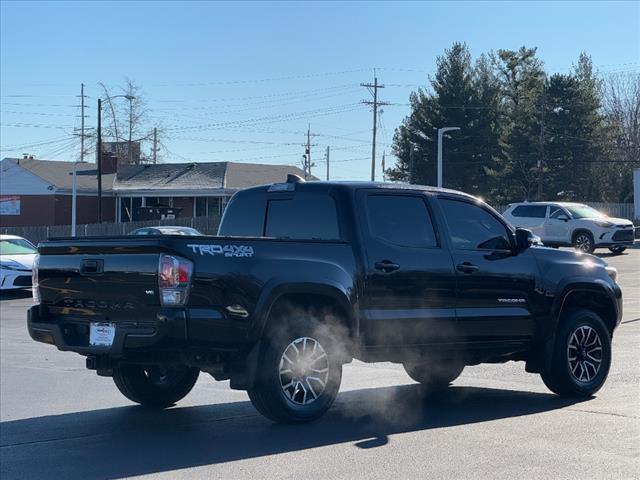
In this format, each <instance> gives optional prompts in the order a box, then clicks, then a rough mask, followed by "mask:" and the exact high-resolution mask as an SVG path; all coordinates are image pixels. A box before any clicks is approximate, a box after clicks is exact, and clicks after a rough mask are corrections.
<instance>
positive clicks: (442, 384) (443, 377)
mask: <svg viewBox="0 0 640 480" xmlns="http://www.w3.org/2000/svg"><path fill="white" fill-rule="evenodd" d="M403 366H404V369H405V371H406V372H407V374H408V375H409V376H410V377H411V378H412V379H413V380H415V381H416V382H418V383H421V384H423V385H425V386H427V387H428V388H429V389H430V390H441V389H443V388H446V387H447V386H448V385H449V384H450V383H451V382H453V381H454V380H455V379H456V378H458V377H459V376H460V374H461V373H462V370H464V364H462V363H460V362H456V361H444V360H440V361H438V362H434V363H430V362H429V363H405V364H403Z"/></svg>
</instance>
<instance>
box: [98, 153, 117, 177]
mask: <svg viewBox="0 0 640 480" xmlns="http://www.w3.org/2000/svg"><path fill="white" fill-rule="evenodd" d="M101 167H102V174H103V175H108V174H109V173H116V172H117V171H118V157H116V156H115V155H114V154H112V153H111V152H102V165H101Z"/></svg>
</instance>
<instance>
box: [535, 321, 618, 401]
mask: <svg viewBox="0 0 640 480" xmlns="http://www.w3.org/2000/svg"><path fill="white" fill-rule="evenodd" d="M590 331H591V332H594V333H595V334H597V336H598V338H597V342H596V343H593V344H592V346H589V347H586V348H584V350H583V351H580V350H582V348H579V347H576V348H572V347H570V342H572V343H576V342H574V341H573V339H572V337H573V336H574V334H575V340H577V341H578V342H577V343H579V342H580V340H582V339H584V335H586V333H585V332H590ZM590 335H593V333H590ZM591 342H594V337H593V336H590V337H589V338H587V339H586V340H584V342H583V343H585V344H589V343H591ZM598 345H599V347H598ZM598 348H599V350H598ZM585 351H586V352H588V355H591V356H586V357H584V355H585ZM572 354H573V355H574V358H576V360H574V361H573V362H571V356H572ZM583 357H584V359H583ZM598 361H599V362H600V363H598ZM580 363H583V365H578V364H580ZM588 364H591V366H589V365H588ZM596 365H597V367H598V368H597V369H596V368H595V366H596ZM578 367H579V368H578ZM610 367H611V334H610V333H609V330H608V329H607V327H606V326H605V324H604V322H603V321H602V319H601V318H600V317H599V316H598V315H597V314H596V313H595V312H592V311H591V310H576V311H574V312H572V313H571V314H569V316H568V317H567V318H565V319H564V320H562V321H561V324H560V325H559V327H558V331H557V334H556V340H555V345H554V348H553V352H552V358H551V365H550V368H549V370H548V371H546V372H543V373H542V374H541V376H542V381H543V382H544V384H545V385H546V386H547V387H548V388H549V390H551V391H552V392H554V393H557V394H558V395H561V396H563V397H589V396H591V395H593V394H594V393H596V392H597V391H598V390H600V388H601V387H602V385H604V382H605V381H606V379H607V375H609V368H610ZM585 371H586V373H585ZM574 372H575V373H574ZM578 377H580V378H578Z"/></svg>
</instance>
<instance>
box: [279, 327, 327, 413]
mask: <svg viewBox="0 0 640 480" xmlns="http://www.w3.org/2000/svg"><path fill="white" fill-rule="evenodd" d="M279 376H280V386H281V387H282V391H283V393H284V395H285V397H286V398H287V400H289V401H290V402H292V403H294V404H296V405H308V404H310V403H312V402H314V401H315V400H317V399H318V398H319V397H320V396H321V395H322V393H323V392H324V390H325V388H326V386H327V382H328V380H329V357H328V356H327V352H326V351H325V350H324V348H323V347H322V345H320V342H318V341H317V340H316V339H314V338H311V337H300V338H297V339H295V340H294V341H293V342H291V343H290V344H289V345H287V348H285V350H284V352H283V353H282V356H281V358H280V367H279Z"/></svg>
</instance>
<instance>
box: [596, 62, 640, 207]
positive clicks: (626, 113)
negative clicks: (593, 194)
mask: <svg viewBox="0 0 640 480" xmlns="http://www.w3.org/2000/svg"><path fill="white" fill-rule="evenodd" d="M602 97H603V98H602V100H603V113H604V115H605V119H606V131H605V133H604V135H605V142H604V143H605V151H606V159H608V160H609V162H608V164H605V166H604V167H602V166H599V167H598V170H599V172H598V174H597V176H598V177H600V180H601V181H603V182H605V185H606V186H605V188H604V190H603V191H605V192H611V193H613V194H616V195H617V198H612V199H607V200H609V201H620V202H628V201H630V200H631V197H632V195H633V185H632V171H633V168H638V167H640V74H638V73H618V74H613V75H610V76H609V77H607V78H606V79H605V81H604V86H603V95H602Z"/></svg>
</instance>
